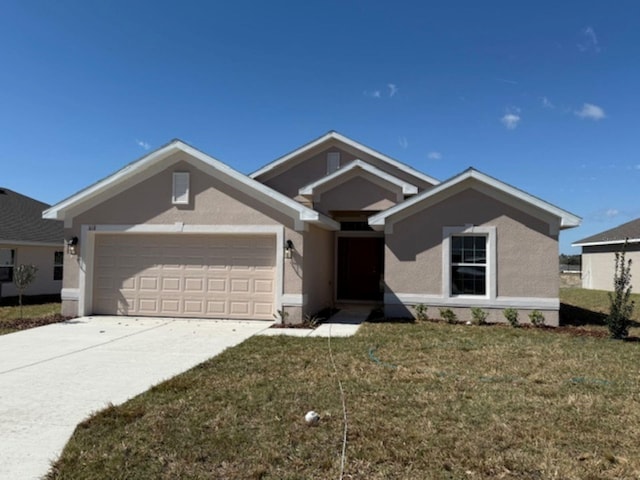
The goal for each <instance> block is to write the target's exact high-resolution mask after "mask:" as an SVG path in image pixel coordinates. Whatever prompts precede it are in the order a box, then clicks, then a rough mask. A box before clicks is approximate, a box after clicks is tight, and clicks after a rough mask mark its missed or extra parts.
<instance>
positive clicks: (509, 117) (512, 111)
mask: <svg viewBox="0 0 640 480" xmlns="http://www.w3.org/2000/svg"><path fill="white" fill-rule="evenodd" d="M519 113H520V109H519V108H516V107H513V108H508V109H507V113H505V114H504V115H503V116H502V118H501V119H500V121H501V122H502V124H503V125H504V126H505V127H507V130H515V129H516V127H517V126H518V124H519V123H520V120H521V117H520V115H518V114H519Z"/></svg>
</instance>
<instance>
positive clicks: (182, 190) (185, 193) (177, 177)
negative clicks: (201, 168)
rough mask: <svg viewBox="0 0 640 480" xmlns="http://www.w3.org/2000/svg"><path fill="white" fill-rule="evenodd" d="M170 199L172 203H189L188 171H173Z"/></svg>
mask: <svg viewBox="0 0 640 480" xmlns="http://www.w3.org/2000/svg"><path fill="white" fill-rule="evenodd" d="M171 201H172V202H173V204H174V205H187V204H189V172H173V195H172V197H171Z"/></svg>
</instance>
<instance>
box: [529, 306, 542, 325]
mask: <svg viewBox="0 0 640 480" xmlns="http://www.w3.org/2000/svg"><path fill="white" fill-rule="evenodd" d="M529 320H530V321H531V325H533V326H534V327H544V315H543V314H542V313H541V312H539V311H538V310H534V311H533V312H531V313H530V314H529Z"/></svg>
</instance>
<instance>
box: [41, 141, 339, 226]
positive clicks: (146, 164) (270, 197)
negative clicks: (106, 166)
mask: <svg viewBox="0 0 640 480" xmlns="http://www.w3.org/2000/svg"><path fill="white" fill-rule="evenodd" d="M176 152H184V153H185V154H187V155H188V156H189V157H188V158H186V159H184V160H186V161H187V162H189V163H191V164H192V165H194V166H195V167H196V168H200V169H201V170H203V171H204V170H209V169H210V171H209V172H208V173H210V174H215V176H216V177H217V178H220V179H221V180H223V181H224V182H225V183H229V180H231V181H232V183H233V184H234V185H232V186H235V187H236V188H238V189H239V190H240V191H242V192H243V193H246V194H248V195H250V196H252V197H254V198H256V199H257V200H259V201H262V202H264V203H267V204H269V205H271V206H272V207H274V208H275V209H277V210H278V211H281V212H282V213H285V214H286V215H290V216H291V214H294V215H296V216H297V217H298V218H299V219H300V220H302V217H303V216H304V215H310V216H311V217H313V213H315V212H314V211H313V210H311V209H309V208H307V207H305V206H304V205H301V204H299V203H298V202H296V201H295V200H292V199H290V198H289V197H287V196H285V195H282V194H281V193H279V192H276V191H275V190H273V189H272V188H270V187H268V186H266V185H264V184H262V183H259V182H257V181H255V180H253V179H250V178H249V177H247V176H245V175H243V174H242V173H240V172H238V171H237V170H235V169H233V168H231V167H230V166H229V165H227V164H225V163H223V162H221V161H219V160H216V159H215V158H213V157H211V156H210V155H207V154H205V153H203V152H201V151H200V150H198V149H196V148H194V147H192V146H190V145H188V144H186V143H184V142H182V141H180V140H175V141H173V142H172V143H170V144H169V145H167V146H166V147H162V148H160V149H158V150H156V151H155V152H153V153H151V154H149V155H147V156H146V157H143V158H142V159H140V160H138V161H136V162H133V163H131V164H129V165H127V166H125V167H124V168H122V169H120V170H119V171H117V172H116V173H114V174H113V175H111V176H109V177H107V178H105V179H103V180H101V181H99V182H97V183H95V184H94V185H92V186H90V187H88V188H86V189H85V190H82V191H81V192H79V193H78V194H76V195H74V196H71V197H69V198H68V199H67V200H64V201H62V202H60V203H58V204H57V205H55V206H54V207H51V208H49V209H48V210H45V212H43V218H52V219H56V220H64V219H65V216H66V214H67V213H68V212H70V211H72V212H73V213H74V214H75V215H77V214H79V213H81V212H82V211H84V210H86V209H88V208H91V207H92V206H94V205H95V204H96V203H100V202H101V201H104V200H105V199H104V198H101V196H102V194H105V193H107V192H108V191H109V190H111V191H112V194H113V195H115V194H117V193H119V192H120V191H122V188H118V187H119V186H126V184H127V180H130V179H132V178H133V177H134V176H136V175H138V174H139V173H141V172H143V171H147V173H149V175H148V176H151V175H152V174H154V173H157V171H159V170H161V169H162V168H166V166H165V165H163V164H162V161H163V160H164V159H166V158H168V157H169V156H170V155H172V154H174V153H176ZM191 158H195V159H197V160H199V161H200V162H201V164H200V165H198V164H195V163H193V161H192V160H191ZM154 167H155V168H154ZM203 167H204V168H203ZM220 173H221V174H222V176H220V175H218V174H220ZM221 177H225V178H221ZM145 178H146V177H145ZM128 187H131V186H130V185H129V186H128ZM309 212H311V214H309ZM313 220H314V221H315V222H318V223H320V224H326V227H327V228H329V229H333V228H334V227H335V225H334V224H333V223H332V221H330V219H328V218H326V217H323V218H319V217H314V218H313Z"/></svg>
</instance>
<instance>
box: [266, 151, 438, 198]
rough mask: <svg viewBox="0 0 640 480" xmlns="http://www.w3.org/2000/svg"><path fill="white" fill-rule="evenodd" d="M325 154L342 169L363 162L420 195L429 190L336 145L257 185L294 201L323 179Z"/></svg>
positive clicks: (426, 185)
mask: <svg viewBox="0 0 640 480" xmlns="http://www.w3.org/2000/svg"><path fill="white" fill-rule="evenodd" d="M328 152H340V165H341V166H344V165H346V164H348V163H350V162H352V161H354V160H357V159H359V160H362V161H364V162H367V163H369V164H371V165H373V166H375V167H377V168H379V169H380V170H382V171H384V172H387V173H389V174H391V175H393V176H395V177H397V178H400V179H402V180H405V181H407V182H409V183H411V184H413V185H415V186H416V187H418V191H422V190H424V189H425V188H429V187H431V186H432V185H431V184H429V183H427V182H425V181H424V180H421V179H417V178H415V177H414V176H412V175H409V174H408V173H406V172H404V171H402V170H400V169H398V168H396V167H394V166H391V165H389V164H388V163H386V162H382V161H380V160H379V159H377V158H375V157H372V156H371V155H366V154H365V153H363V152H359V151H355V150H353V149H350V148H349V149H347V148H341V147H338V146H337V145H334V146H330V147H327V145H323V146H322V147H321V148H319V149H314V150H312V151H309V152H306V153H305V155H304V156H303V157H301V158H302V161H300V162H299V163H297V164H296V165H294V166H293V167H291V168H289V169H286V170H284V169H283V168H277V169H274V171H272V172H268V173H265V174H264V175H262V176H261V178H260V181H262V182H263V183H264V184H266V185H269V186H270V187H271V188H273V189H275V190H277V191H279V192H281V193H284V194H285V195H287V196H288V197H291V198H294V197H295V196H296V195H298V190H299V189H300V188H301V187H304V186H305V185H309V184H310V183H312V182H315V181H316V180H319V179H320V178H322V177H325V176H326V175H327V153H328ZM291 163H296V160H292V162H291Z"/></svg>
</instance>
